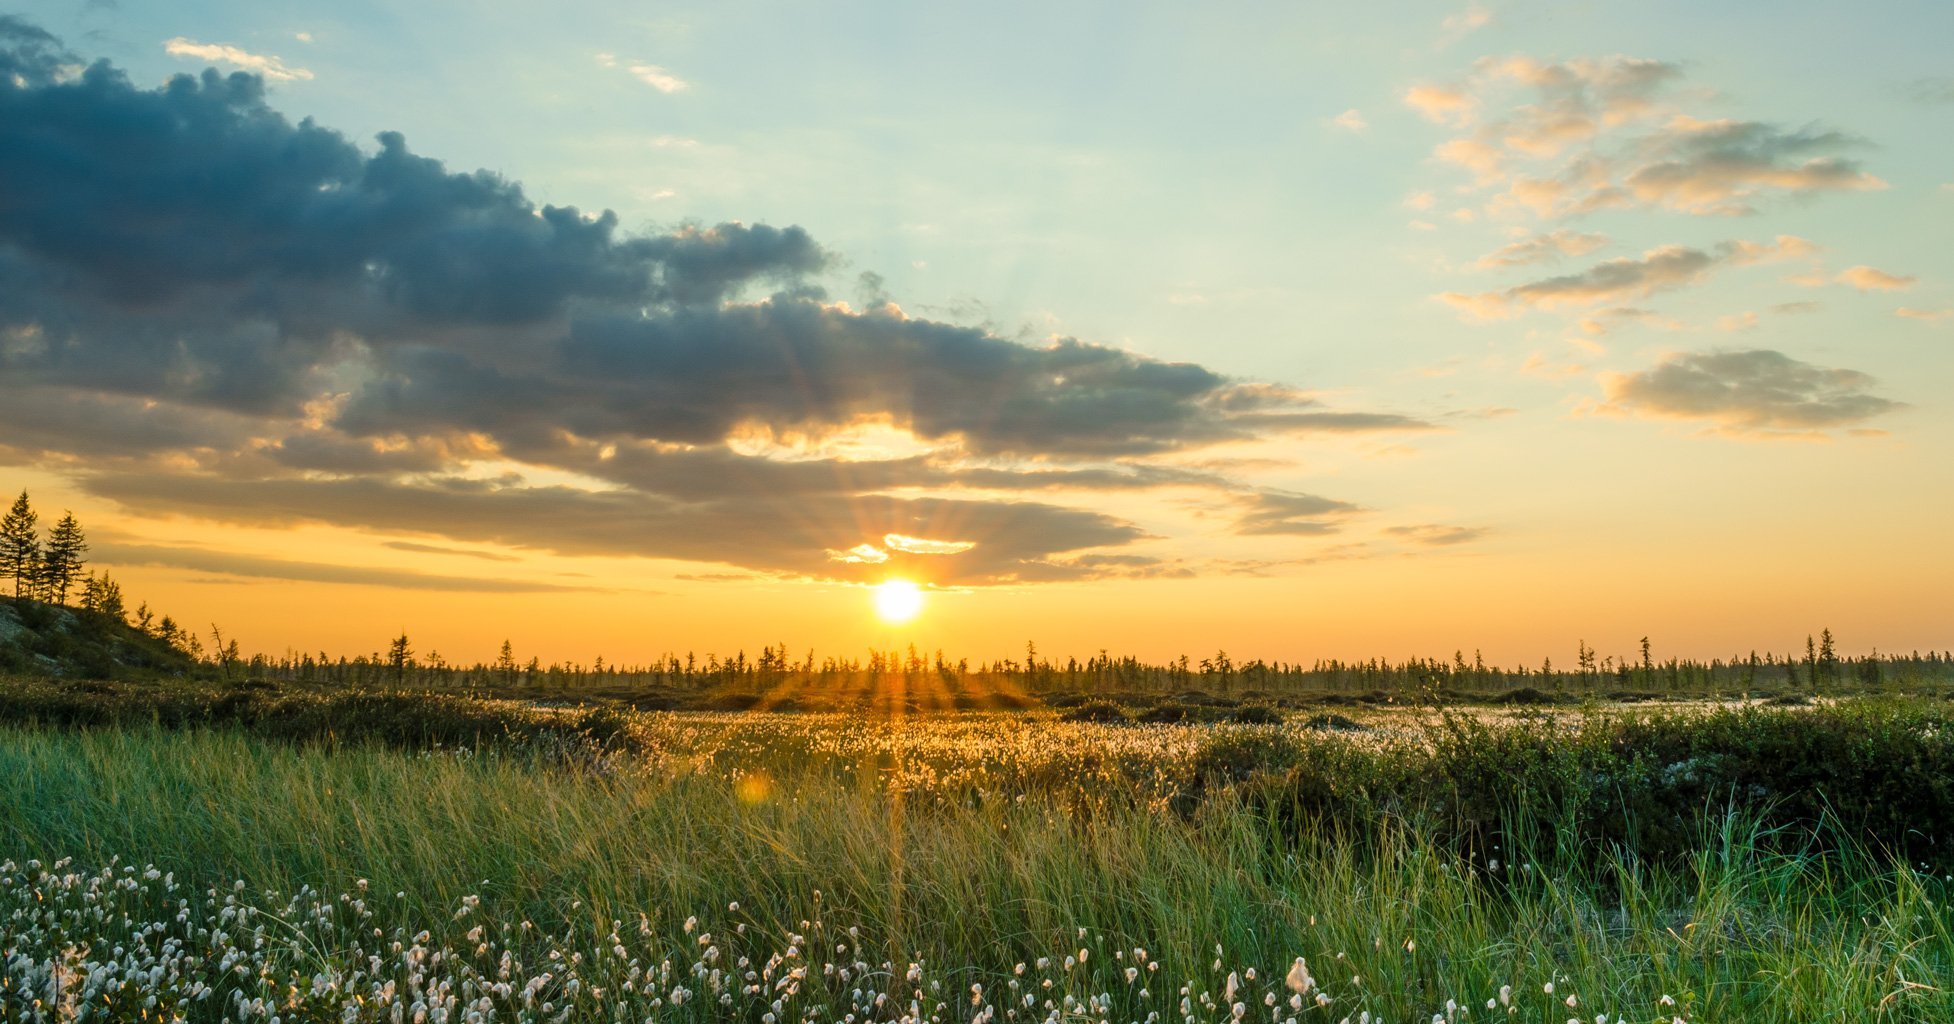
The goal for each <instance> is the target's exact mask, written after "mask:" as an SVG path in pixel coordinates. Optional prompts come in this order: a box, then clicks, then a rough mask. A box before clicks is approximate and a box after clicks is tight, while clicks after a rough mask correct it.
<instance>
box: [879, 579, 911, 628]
mask: <svg viewBox="0 0 1954 1024" xmlns="http://www.w3.org/2000/svg"><path fill="white" fill-rule="evenodd" d="M922 613H923V588H921V587H919V586H917V585H916V584H914V583H911V582H909V581H908V580H889V581H887V582H884V583H881V584H878V585H877V586H876V587H875V614H876V615H877V616H880V617H881V619H882V621H883V622H887V623H889V624H891V625H900V624H902V623H905V622H908V621H909V620H910V619H913V618H915V617H916V616H918V615H921V614H922Z"/></svg>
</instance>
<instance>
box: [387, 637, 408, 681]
mask: <svg viewBox="0 0 1954 1024" xmlns="http://www.w3.org/2000/svg"><path fill="white" fill-rule="evenodd" d="M413 657H414V648H413V646H412V645H411V644H410V643H408V641H407V632H406V631H405V630H402V631H401V634H400V635H399V636H397V637H395V638H394V639H393V642H392V643H390V644H388V645H387V664H388V665H391V666H393V670H394V681H395V682H397V683H398V682H405V681H406V679H407V664H408V662H409V660H410V659H412V658H413Z"/></svg>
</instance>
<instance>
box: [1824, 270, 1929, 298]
mask: <svg viewBox="0 0 1954 1024" xmlns="http://www.w3.org/2000/svg"><path fill="white" fill-rule="evenodd" d="M1918 280H1919V278H1917V277H1911V276H1908V275H1906V274H1889V273H1887V272H1886V271H1884V270H1880V269H1878V268H1876V267H1868V266H1864V265H1861V266H1857V267H1847V268H1846V269H1844V270H1842V271H1840V272H1839V277H1838V281H1839V283H1840V284H1849V285H1851V286H1852V287H1854V288H1857V289H1859V290H1860V291H1862V292H1903V291H1906V290H1907V289H1908V288H1911V287H1913V285H1914V282H1916V281H1918Z"/></svg>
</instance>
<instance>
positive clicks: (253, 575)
mask: <svg viewBox="0 0 1954 1024" xmlns="http://www.w3.org/2000/svg"><path fill="white" fill-rule="evenodd" d="M93 554H94V557H95V559H96V560H97V561H100V562H104V563H108V564H112V565H156V566H164V567H167V568H172V569H193V570H196V571H197V572H206V573H213V574H215V575H219V576H236V577H242V578H245V579H272V580H294V581H297V582H301V583H343V584H348V585H351V586H362V587H386V588H388V589H390V590H439V591H447V592H453V593H478V594H560V593H574V592H578V591H588V590H590V589H592V588H590V587H566V586H561V585H559V584H554V583H536V582H530V581H527V580H510V579H482V578H477V577H472V576H439V575H434V574H431V573H419V572H408V571H405V570H400V569H378V568H371V567H367V566H358V565H337V564H329V563H325V562H295V561H287V560H285V559H282V558H261V557H259V556H256V555H244V554H237V553H234V552H227V551H213V550H210V549H208V548H196V547H170V546H156V545H145V544H97V545H96V546H95V549H94V552H93Z"/></svg>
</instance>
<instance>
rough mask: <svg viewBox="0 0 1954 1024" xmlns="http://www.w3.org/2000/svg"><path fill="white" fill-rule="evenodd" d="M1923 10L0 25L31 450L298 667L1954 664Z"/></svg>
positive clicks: (208, 617) (412, 16) (1945, 85)
mask: <svg viewBox="0 0 1954 1024" xmlns="http://www.w3.org/2000/svg"><path fill="white" fill-rule="evenodd" d="M1949 38H1954V8H1950V7H1949V6H1947V5H1945V4H1930V3H1918V4H1913V3H1875V4H1869V5H1864V6H1862V7H1860V8H1856V9H1855V14H1854V15H1853V16H1852V17H1850V18H1846V17H1842V16H1841V15H1840V14H1839V13H1838V9H1837V7H1836V5H1834V4H1819V3H1773V4H1769V5H1765V4H1749V3H1743V4H1736V3H1733V4H1719V5H1710V6H1706V5H1700V4H1682V3H1635V4H1625V3H1586V4H1570V3H1562V2H1540V3H1524V2H1513V3H1486V4H1483V5H1479V4H1461V3H1451V2H1448V3H1434V4H1416V3H1406V4H1394V5H1390V7H1389V9H1388V10H1387V9H1384V8H1381V7H1370V6H1365V5H1348V4H1338V5H1325V4H1266V5H1261V4H1228V5H1186V4H1132V3H1119V4H1111V3H1108V4H1086V3H1080V4H1063V5H1053V4H1009V3H993V4H985V5H969V6H966V7H963V8H961V9H952V8H950V7H949V6H948V5H913V4H867V3H850V4H823V5H807V4H749V3H716V4H696V5H688V4H661V5H657V6H656V7H652V6H650V5H644V4H636V3H586V2H565V3H558V4H554V5H552V6H551V7H550V9H549V11H548V12H547V16H544V15H542V14H539V12H538V11H537V9H536V8H534V7H533V6H528V5H488V4H473V3H471V4H458V3H444V2H427V3H420V4H413V5H398V4H386V5H381V4H361V3H339V4H334V5H331V6H330V7H328V6H326V5H300V4H286V3H275V2H256V3H208V4H207V3H176V4H168V5H161V4H137V3H133V2H128V0H124V2H121V3H103V2H94V3H74V2H63V3H26V4H20V5H16V6H15V7H14V8H13V10H12V13H11V15H9V16H8V20H6V21H4V22H0V490H7V491H16V490H19V489H22V488H24V489H26V490H28V491H29V492H30V494H31V495H32V497H33V500H34V503H35V505H36V506H37V507H38V508H40V509H41V511H42V513H43V515H44V517H49V518H51V517H52V515H55V514H58V512H59V511H60V510H63V509H72V510H73V511H74V513H75V514H76V516H77V517H78V518H79V519H81V521H82V522H83V524H84V525H85V526H86V527H87V528H88V530H89V535H90V538H91V541H92V544H93V551H92V556H93V558H94V563H95V565H96V566H97V567H99V568H103V569H105V570H107V571H109V572H111V573H112V574H113V575H114V576H115V577H116V578H117V579H118V580H120V581H121V582H122V584H123V586H124V589H125V590H126V591H127V592H128V593H129V594H130V595H131V596H132V598H134V599H136V600H142V601H147V602H148V603H149V604H150V605H151V606H152V607H154V608H156V609H158V610H160V611H166V612H169V613H170V614H172V615H175V616H176V617H177V618H179V619H180V620H182V621H184V622H186V623H191V624H202V623H206V622H214V623H218V624H221V625H222V626H223V627H224V629H225V631H226V633H227V635H230V636H235V637H237V638H239V639H240V641H241V642H242V644H243V646H244V647H245V648H246V649H247V650H252V651H260V652H265V653H269V654H274V655H275V654H280V653H284V652H286V651H313V652H316V651H321V650H323V651H328V652H331V653H334V654H339V653H360V652H363V651H371V650H374V649H377V648H379V647H381V646H383V645H384V644H385V642H386V640H387V639H388V638H390V637H392V636H395V635H397V634H399V633H400V632H402V631H403V630H404V631H407V632H408V633H410V635H412V636H413V637H414V639H415V642H416V647H417V649H419V650H421V651H423V652H427V651H435V650H438V651H439V652H440V653H442V654H443V655H444V656H445V657H447V658H448V659H450V660H476V659H486V658H490V657H492V656H493V654H494V653H495V650H496V649H497V648H498V647H499V646H500V644H501V642H502V641H503V640H504V639H505V638H506V639H509V640H510V641H511V642H512V643H513V645H514V646H515V648H516V650H517V651H518V653H519V654H521V655H523V656H525V657H527V656H537V657H540V658H542V659H543V660H544V661H545V662H548V661H553V660H559V659H562V660H574V661H581V662H587V661H589V660H590V659H591V658H593V657H595V656H602V657H604V658H605V659H606V660H607V661H609V662H613V663H620V662H621V663H633V662H640V661H648V660H651V659H653V658H656V657H658V656H659V655H660V654H662V653H663V652H666V651H678V652H684V651H688V650H690V651H696V652H698V653H700V654H701V655H702V656H703V654H704V653H706V652H709V651H711V652H719V653H725V652H730V651H733V650H735V649H739V648H745V649H747V650H749V651H754V650H757V649H758V648H759V647H760V646H762V645H763V644H772V643H776V642H785V643H786V644H787V645H788V646H789V647H790V648H791V649H795V650H800V649H803V648H815V649H818V650H821V651H824V652H835V653H848V652H855V651H860V650H863V649H865V648H869V647H876V648H888V647H895V646H902V645H906V644H911V643H913V644H915V645H917V646H918V647H919V648H922V649H924V650H930V649H937V648H941V649H943V650H945V651H947V652H949V653H950V654H951V655H952V656H953V657H956V656H967V657H970V658H972V659H985V658H990V657H1007V656H1015V655H1017V654H1019V652H1021V651H1022V650H1023V645H1024V643H1025V642H1026V641H1027V640H1029V641H1034V642H1036V643H1037V644H1038V645H1039V648H1040V650H1041V651H1042V652H1044V653H1045V654H1047V655H1053V656H1059V657H1063V656H1065V655H1068V654H1075V655H1079V656H1085V655H1088V654H1091V653H1095V652H1097V651H1099V650H1101V649H1107V650H1112V651H1114V652H1118V653H1131V654H1135V655H1139V656H1141V657H1144V658H1150V659H1167V658H1172V657H1175V656H1178V655H1179V654H1182V653H1188V654H1193V655H1196V656H1200V655H1203V654H1206V653H1211V652H1213V651H1215V650H1218V649H1219V650H1226V651H1228V652H1229V653H1230V655H1231V656H1233V657H1234V658H1236V659H1237V660H1243V659H1247V658H1256V657H1260V658H1266V659H1271V660H1283V661H1304V662H1308V661H1311V660H1314V659H1318V658H1343V659H1354V658H1369V657H1373V656H1381V657H1388V658H1403V657H1407V656H1412V655H1440V656H1449V655H1450V653H1451V652H1452V651H1454V650H1464V651H1466V652H1468V654H1470V652H1472V651H1474V650H1478V651H1481V652H1483V654H1484V655H1485V657H1486V658H1488V659H1489V660H1493V661H1497V662H1499V663H1502V664H1514V663H1524V664H1529V665H1535V664H1538V663H1539V661H1540V660H1541V659H1542V658H1545V657H1551V658H1553V659H1554V660H1555V661H1556V662H1563V663H1567V662H1571V661H1572V659H1573V656H1574V651H1575V649H1576V645H1577V643H1578V642H1581V641H1585V642H1586V643H1588V644H1590V645H1592V646H1594V647H1595V648H1597V649H1598V650H1599V651H1600V652H1601V653H1602V654H1603V655H1609V654H1615V655H1621V654H1627V653H1629V652H1631V651H1633V650H1634V649H1635V647H1636V645H1637V643H1638V642H1639V640H1640V638H1641V637H1643V636H1648V637H1650V638H1651V642H1652V644H1653V646H1654V649H1655V652H1656V654H1657V656H1658V657H1661V656H1665V655H1674V656H1685V657H1705V658H1707V657H1715V656H1725V657H1727V656H1729V655H1731V654H1732V653H1737V652H1746V653H1747V652H1748V651H1750V650H1752V649H1761V650H1775V651H1779V652H1783V651H1787V650H1794V649H1802V645H1803V640H1804V637H1805V636H1806V635H1807V634H1808V633H1812V632H1816V631H1817V630H1819V629H1820V628H1824V627H1829V628H1831V629H1832V630H1833V631H1834V633H1836V634H1837V635H1838V636H1839V638H1840V644H1841V648H1842V649H1843V650H1847V651H1852V652H1855V653H1857V652H1865V651H1869V650H1872V649H1875V648H1877V649H1878V650H1882V651H1905V650H1911V649H1916V648H1918V649H1926V648H1942V647H1946V646H1949V641H1950V632H1954V630H1951V629H1950V625H1951V624H1950V620H1949V616H1948V613H1947V609H1949V608H1954V544H1950V543H1949V542H1948V540H1947V536H1946V530H1945V528H1944V526H1943V524H1944V522H1945V521H1946V520H1947V513H1946V511H1945V510H1946V509H1947V508H1948V507H1949V506H1950V504H1954V474H1951V473H1949V472H1948V469H1947V467H1948V466H1949V465H1950V464H1954V415H1951V414H1950V408H1949V404H1948V403H1947V401H1946V400H1945V397H1944V396H1946V395H1947V394H1948V393H1949V385H1950V384H1954V247H1950V246H1948V245H1947V244H1946V241H1945V239H1946V238H1947V237H1949V228H1950V227H1954V131H1950V130H1949V129H1950V128H1954V75H1951V74H1950V65H1949V64H1948V62H1947V60H1946V55H1945V46H1944V43H1945V40H1947V39H1949ZM890 579H904V580H910V581H914V582H916V583H917V584H919V585H921V586H922V588H923V590H924V597H925V601H924V610H923V612H922V614H921V615H919V616H918V617H916V618H915V619H914V620H913V621H910V622H907V623H899V624H898V623H890V622H887V621H883V620H881V619H878V618H877V616H876V615H874V614H873V608H874V602H873V600H872V596H873V593H874V589H873V588H874V587H876V586H877V585H879V584H882V583H884V582H885V581H887V580H890Z"/></svg>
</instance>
